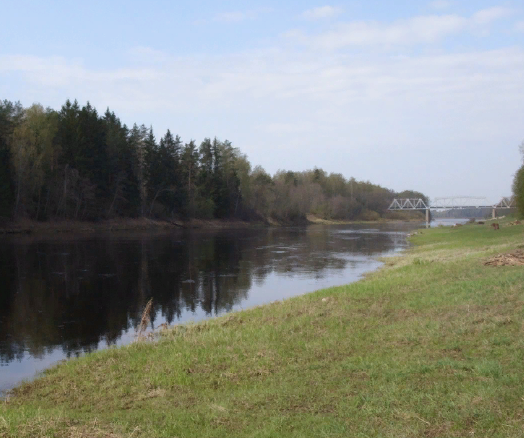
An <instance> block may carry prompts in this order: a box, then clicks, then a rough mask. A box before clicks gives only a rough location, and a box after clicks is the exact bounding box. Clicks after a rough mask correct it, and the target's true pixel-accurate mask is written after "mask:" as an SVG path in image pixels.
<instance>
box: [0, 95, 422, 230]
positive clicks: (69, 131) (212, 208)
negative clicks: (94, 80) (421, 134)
mask: <svg viewBox="0 0 524 438" xmlns="http://www.w3.org/2000/svg"><path fill="white" fill-rule="evenodd" d="M395 196H401V197H417V198H418V197H421V198H424V199H425V200H426V201H427V197H425V196H424V195H423V194H421V193H419V192H414V191H406V192H403V193H395V192H394V191H393V190H390V189H387V188H384V187H381V186H379V185H376V184H372V183H370V182H369V181H357V180H355V179H354V178H350V179H349V180H348V179H346V178H345V177H344V176H343V175H341V174H337V173H330V174H328V173H327V172H325V171H324V170H322V169H317V168H315V169H313V170H306V171H301V172H294V171H284V170H280V171H278V172H276V174H274V175H273V176H272V175H270V174H269V173H268V172H266V171H265V170H264V169H263V168H262V167H260V166H255V167H254V168H253V167H252V166H251V164H250V162H249V161H248V159H247V157H246V155H245V154H243V153H242V152H241V151H240V149H238V148H237V147H234V146H233V144H232V143H231V142H230V141H228V140H223V141H222V140H219V139H217V138H216V137H215V138H213V139H211V138H205V139H204V140H203V141H202V142H201V143H200V144H197V143H196V142H195V141H194V140H191V141H189V142H183V141H182V139H181V138H180V137H179V136H178V135H174V134H173V133H172V132H171V131H170V130H168V131H167V132H166V133H165V134H164V135H163V136H162V137H160V138H159V139H157V137H156V136H155V134H154V132H153V128H152V127H150V128H147V127H146V126H144V125H138V124H134V125H133V126H132V127H131V128H129V127H128V126H126V125H125V124H123V123H122V122H121V120H120V119H119V118H118V117H117V116H116V115H115V113H114V112H112V111H110V110H109V109H108V110H107V111H106V112H105V113H104V114H103V115H100V114H99V113H98V112H97V110H96V109H95V108H94V107H92V106H91V105H90V104H89V102H88V103H87V104H86V105H84V106H82V107H80V105H79V104H78V102H77V101H76V100H75V101H74V102H71V101H69V100H67V101H66V102H65V104H64V105H63V106H62V107H61V108H60V110H58V111H56V110H53V109H51V108H44V107H43V106H42V105H40V104H33V105H31V106H30V107H28V108H24V107H23V106H22V105H21V104H20V102H10V101H8V100H4V101H0V217H3V218H9V219H15V220H17V219H20V218H28V219H33V220H37V221H45V220H49V219H70V220H101V219H110V218H138V217H148V218H155V219H175V218H177V219H190V218H201V219H213V218H224V219H230V218H238V219H243V220H268V219H270V218H271V219H274V220H277V221H283V222H289V223H291V222H299V221H301V220H305V218H306V215H307V214H310V213H311V214H315V215H317V216H318V217H321V218H325V219H340V220H359V219H360V220H375V219H379V218H381V217H384V216H385V215H386V214H387V208H388V206H389V204H390V203H391V201H392V199H393V198H394V197H395Z"/></svg>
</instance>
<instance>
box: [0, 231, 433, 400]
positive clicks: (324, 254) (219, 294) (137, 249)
mask: <svg viewBox="0 0 524 438" xmlns="http://www.w3.org/2000/svg"><path fill="white" fill-rule="evenodd" d="M422 225H423V224H413V223H411V224H410V223H398V224H381V225H374V226H373V227H374V228H369V226H367V227H366V226H360V225H352V226H318V225H313V226H308V227H290V228H268V229H252V230H229V231H225V230H222V231H180V232H178V231H177V232H171V233H167V234H166V233H160V234H159V233H147V234H145V233H144V234H118V233H115V234H110V233H107V234H103V233H102V234H96V235H85V236H70V235H68V236H66V235H56V236H50V237H42V236H40V237H30V236H25V237H11V238H3V239H1V240H0V279H1V282H0V392H5V391H6V390H8V389H9V388H12V387H13V386H15V385H16V384H17V383H19V382H21V381H22V380H24V379H31V378H33V377H34V376H35V375H36V374H37V373H38V372H39V371H41V370H43V369H45V368H47V367H49V366H50V365H52V364H53V363H56V362H57V361H60V360H62V359H66V358H70V357H74V356H78V355H80V354H83V353H85V352H89V351H93V350H96V349H100V348H107V347H108V346H111V345H123V344H126V343H129V342H132V341H133V339H134V338H135V335H136V326H137V324H138V322H139V320H140V315H141V313H142V311H143V309H144V306H145V304H146V303H147V301H148V300H149V299H150V298H153V311H152V314H151V327H150V329H151V330H152V329H154V328H155V327H158V326H159V325H160V324H162V323H167V324H178V323H182V322H186V321H198V320H202V319H205V318H211V317H214V316H216V315H221V314H224V313H226V312H231V311H235V310H240V309H245V308H249V307H253V306H256V305H260V304H264V303H268V302H271V301H275V300H281V299H285V298H289V297H292V296H295V295H300V294H303V293H306V292H311V291H314V290H317V289H320V288H325V287H329V286H335V285H342V284H347V283H350V282H353V281H356V280H358V279H359V278H361V277H362V275H363V274H364V273H366V272H369V271H372V270H374V269H377V268H378V267H379V266H380V262H378V261H377V260H376V258H377V257H380V256H388V255H393V254H395V253H397V252H399V251H401V250H403V249H404V248H406V247H407V245H408V244H407V242H406V234H407V233H408V232H409V231H411V230H413V229H415V228H419V227H421V226H422Z"/></svg>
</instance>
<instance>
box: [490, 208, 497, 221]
mask: <svg viewBox="0 0 524 438" xmlns="http://www.w3.org/2000/svg"><path fill="white" fill-rule="evenodd" d="M496 217H497V209H496V208H495V207H493V210H491V218H492V219H495V218H496Z"/></svg>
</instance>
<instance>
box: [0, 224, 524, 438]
mask: <svg viewBox="0 0 524 438" xmlns="http://www.w3.org/2000/svg"><path fill="white" fill-rule="evenodd" d="M412 240H413V242H414V243H415V245H416V246H415V247H414V248H413V249H412V250H411V251H409V252H408V253H407V254H406V255H404V256H402V257H397V258H393V259H386V267H385V268H384V269H382V270H380V271H378V272H376V273H374V274H372V275H370V276H368V277H367V278H366V279H364V280H362V281H360V282H358V283H354V284H351V285H348V286H342V287H335V288H330V289H326V290H321V291H318V292H315V293H312V294H308V295H305V296H302V297H297V298H293V299H289V300H286V301H284V302H278V303H274V304H271V305H267V306H263V307H258V308H255V309H252V310H248V311H244V312H240V313H236V314H231V315H228V316H225V317H222V318H218V319H215V320H211V321H207V322H204V323H201V324H196V325H188V326H177V327H176V328H174V329H173V330H169V331H166V332H165V333H164V336H162V337H161V339H160V340H159V341H158V342H156V343H148V342H141V343H135V344H133V345H130V346H128V347H124V348H118V349H109V350H106V351H100V352H97V353H94V354H90V355H87V356H85V357H82V358H80V359H75V360H71V361H69V362H65V363H62V364H60V365H58V366H56V367H54V368H52V369H50V370H48V371H47V372H46V373H45V374H44V376H42V377H41V378H39V379H37V380H36V381H34V382H30V383H26V384H24V385H22V386H20V387H19V388H17V389H16V391H15V393H14V395H13V396H12V397H11V398H10V399H9V400H8V402H6V403H2V405H1V407H0V437H2V438H6V437H78V438H79V437H86V438H87V437H89V438H92V437H115V438H117V437H118V438H120V437H179V438H185V437H199V438H200V437H216V438H218V437H257V438H258V437H260V438H262V437H403V438H405V437H419V436H420V437H488V436H489V437H523V436H524V336H523V335H524V287H523V285H524V267H519V266H517V267H498V268H496V267H487V266H484V264H483V261H484V260H485V259H487V258H489V257H490V256H491V255H494V254H497V253H501V252H506V251H510V250H513V249H515V248H517V247H518V246H520V245H524V226H514V227H508V226H502V227H501V230H500V231H493V230H492V229H490V228H489V227H488V226H479V225H467V226H464V227H461V228H458V229H449V228H444V229H433V230H428V231H426V230H424V231H423V234H419V235H416V236H414V237H413V238H412Z"/></svg>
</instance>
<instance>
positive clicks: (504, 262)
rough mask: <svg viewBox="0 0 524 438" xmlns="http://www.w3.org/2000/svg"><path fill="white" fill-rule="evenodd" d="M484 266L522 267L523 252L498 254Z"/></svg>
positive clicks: (523, 263) (518, 250) (523, 261)
mask: <svg viewBox="0 0 524 438" xmlns="http://www.w3.org/2000/svg"><path fill="white" fill-rule="evenodd" d="M484 265H486V266H524V250H522V249H517V250H516V251H514V252H512V253H507V254H498V255H496V256H495V257H492V258H490V259H489V260H487V261H486V262H484Z"/></svg>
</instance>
